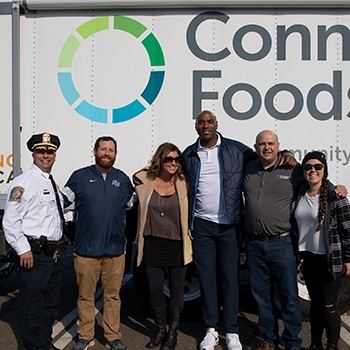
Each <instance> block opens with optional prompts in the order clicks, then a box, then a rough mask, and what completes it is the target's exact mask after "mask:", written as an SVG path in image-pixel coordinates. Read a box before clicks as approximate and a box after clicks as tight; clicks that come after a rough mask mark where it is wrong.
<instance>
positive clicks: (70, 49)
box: [57, 16, 165, 123]
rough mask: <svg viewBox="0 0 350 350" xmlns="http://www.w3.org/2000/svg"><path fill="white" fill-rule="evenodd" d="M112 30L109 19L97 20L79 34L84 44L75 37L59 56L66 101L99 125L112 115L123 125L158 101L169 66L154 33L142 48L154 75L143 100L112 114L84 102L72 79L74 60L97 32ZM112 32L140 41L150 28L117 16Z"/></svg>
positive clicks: (145, 90) (115, 110)
mask: <svg viewBox="0 0 350 350" xmlns="http://www.w3.org/2000/svg"><path fill="white" fill-rule="evenodd" d="M109 27H110V26H109V17H108V16H103V17H98V18H94V19H92V20H89V21H87V22H86V23H84V24H82V25H81V26H79V27H78V28H77V29H76V32H77V33H78V34H79V37H81V38H83V40H82V41H81V40H80V39H79V38H77V37H76V36H74V35H73V34H72V35H70V36H69V37H68V39H67V40H66V42H65V43H64V45H63V47H62V49H61V52H60V55H59V59H58V68H59V69H60V71H59V72H58V73H57V77H58V84H59V87H60V89H61V92H62V94H63V97H64V98H65V100H66V101H67V103H68V104H69V105H70V106H72V105H74V104H77V106H75V108H74V109H75V111H76V112H77V113H79V114H80V115H82V116H83V117H85V118H87V119H89V120H92V121H95V122H99V123H108V116H109V115H111V118H112V123H120V122H124V121H127V120H129V119H132V118H135V117H137V116H138V115H140V114H141V113H143V112H144V111H145V110H146V109H147V107H148V106H149V105H151V104H152V103H153V102H154V101H155V100H156V98H157V96H158V94H159V92H160V90H161V88H162V86H163V82H164V78H165V71H164V69H162V68H163V67H164V66H165V59H164V54H163V51H162V48H161V46H160V44H159V42H158V40H157V38H156V37H155V36H154V35H153V34H152V33H150V34H148V35H147V36H146V37H145V38H144V39H143V40H142V42H141V44H142V45H143V47H144V48H145V50H146V51H147V54H148V57H149V63H150V67H151V71H150V75H149V80H148V82H147V84H146V86H145V88H144V90H143V91H142V92H141V93H140V97H142V99H141V98H135V100H133V101H132V102H130V103H129V104H127V105H125V106H120V107H115V108H112V109H111V110H110V109H108V108H103V107H101V106H95V105H93V104H92V103H90V102H89V101H87V100H86V99H84V98H83V97H82V96H81V94H80V93H79V91H78V90H77V89H76V87H75V84H74V79H73V75H72V64H73V59H74V55H75V54H76V52H77V51H78V49H79V47H80V45H81V44H82V43H83V41H84V40H86V39H87V38H89V37H90V36H91V35H93V34H95V33H97V32H101V31H104V30H109V29H110V28H109ZM112 29H113V30H122V31H125V32H127V33H129V34H131V35H133V36H134V37H135V38H137V39H138V38H139V37H140V36H141V35H142V34H144V33H145V32H146V31H147V27H145V26H144V25H143V24H142V23H140V22H138V21H136V20H134V19H132V18H129V17H124V16H114V18H113V28H112ZM155 67H158V68H155Z"/></svg>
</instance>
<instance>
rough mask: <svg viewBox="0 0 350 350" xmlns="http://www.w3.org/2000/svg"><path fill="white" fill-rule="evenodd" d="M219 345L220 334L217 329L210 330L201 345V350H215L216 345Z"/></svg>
mask: <svg viewBox="0 0 350 350" xmlns="http://www.w3.org/2000/svg"><path fill="white" fill-rule="evenodd" d="M218 344H219V334H218V332H217V331H216V330H215V328H208V329H207V333H206V334H205V337H204V338H203V340H202V342H201V343H200V345H199V349H200V350H214V347H215V345H218Z"/></svg>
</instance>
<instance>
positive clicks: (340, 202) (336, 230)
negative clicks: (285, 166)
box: [295, 151, 350, 350]
mask: <svg viewBox="0 0 350 350" xmlns="http://www.w3.org/2000/svg"><path fill="white" fill-rule="evenodd" d="M302 166H303V172H304V177H305V180H306V184H305V185H306V186H305V188H303V189H302V190H301V192H300V194H299V197H298V199H297V206H296V209H295V219H296V222H297V227H298V233H299V251H300V256H301V259H302V271H303V274H304V278H305V283H306V287H307V289H308V292H309V295H310V299H311V303H310V325H311V345H310V347H309V350H323V344H322V334H323V331H324V330H326V337H327V344H326V350H338V341H339V338H340V328H341V319H340V314H339V310H338V298H339V294H340V288H341V283H342V276H350V206H349V201H348V199H347V198H346V197H339V196H338V195H337V194H336V193H335V191H334V190H335V186H334V185H333V184H332V183H331V182H330V181H329V180H327V176H328V167H327V162H326V157H325V154H323V153H322V152H316V151H314V152H310V153H308V154H306V156H305V157H304V159H303V161H302Z"/></svg>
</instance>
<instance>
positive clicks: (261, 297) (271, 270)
mask: <svg viewBox="0 0 350 350" xmlns="http://www.w3.org/2000/svg"><path fill="white" fill-rule="evenodd" d="M246 248H247V258H248V270H249V276H250V286H251V290H252V293H253V296H254V298H255V301H256V304H257V307H258V313H259V330H260V332H261V333H262V336H263V339H264V342H265V343H267V344H270V345H272V346H277V345H278V343H279V332H278V320H277V312H276V311H277V310H276V306H275V303H274V287H276V289H277V291H278V293H279V296H280V300H281V314H282V319H283V322H284V330H283V333H282V339H283V342H284V346H285V348H286V349H287V350H290V349H294V348H296V349H299V348H300V345H301V339H300V338H299V337H298V334H299V332H300V331H301V327H302V321H301V312H300V306H299V298H298V285H297V269H296V254H295V251H294V249H293V244H292V239H291V236H290V235H288V236H285V237H280V238H276V239H272V240H269V241H259V240H254V239H248V240H247V246H246Z"/></svg>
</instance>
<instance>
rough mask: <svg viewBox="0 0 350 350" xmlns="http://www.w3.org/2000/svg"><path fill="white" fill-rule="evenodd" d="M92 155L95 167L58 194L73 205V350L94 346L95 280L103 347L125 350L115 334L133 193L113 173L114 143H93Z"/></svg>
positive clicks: (121, 174) (107, 139)
mask: <svg viewBox="0 0 350 350" xmlns="http://www.w3.org/2000/svg"><path fill="white" fill-rule="evenodd" d="M93 154H94V157H95V164H94V165H91V166H87V167H85V168H82V169H79V170H76V171H74V172H73V174H72V175H71V176H70V178H69V179H68V182H67V184H66V185H65V187H64V188H63V190H62V193H63V194H64V196H65V200H66V204H67V205H68V204H71V203H73V202H75V209H74V210H75V225H76V237H75V243H74V269H75V273H76V279H77V284H78V288H79V295H78V313H79V326H78V335H79V340H78V342H77V343H76V344H75V346H74V347H73V350H84V349H87V348H88V347H91V346H93V345H94V331H95V304H94V293H95V291H96V285H97V282H98V281H99V279H101V283H102V288H103V299H104V308H103V319H102V326H103V329H104V336H105V338H106V339H107V344H106V346H107V347H108V348H110V349H112V350H126V346H125V345H124V344H123V342H122V341H121V339H120V338H121V334H120V332H119V327H120V305H121V301H120V297H119V292H120V288H121V283H122V278H123V274H124V266H125V249H126V237H125V207H126V206H127V205H128V202H129V201H130V200H131V198H132V194H133V187H132V185H131V182H130V180H129V178H128V176H127V175H126V174H125V173H124V172H123V171H121V170H119V169H116V168H114V167H113V165H114V162H115V159H116V155H117V143H116V141H115V140H114V139H113V138H112V137H109V136H103V137H99V138H98V139H97V140H96V143H95V146H94V149H93ZM130 202H131V201H130Z"/></svg>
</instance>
